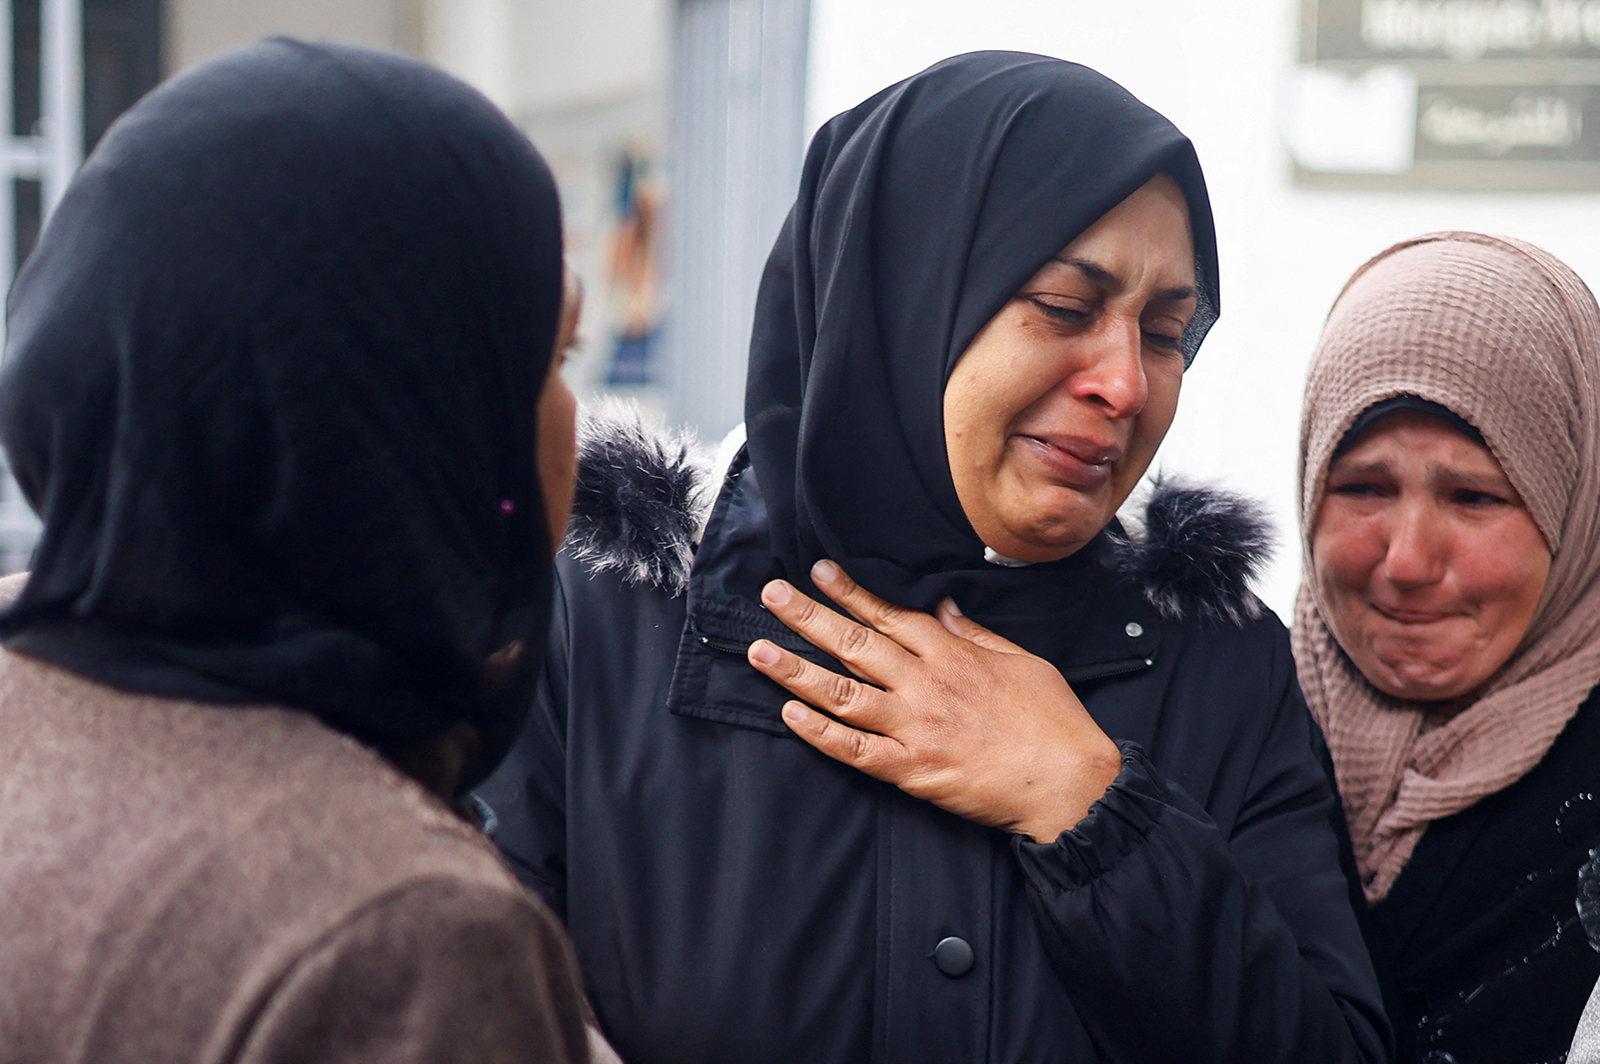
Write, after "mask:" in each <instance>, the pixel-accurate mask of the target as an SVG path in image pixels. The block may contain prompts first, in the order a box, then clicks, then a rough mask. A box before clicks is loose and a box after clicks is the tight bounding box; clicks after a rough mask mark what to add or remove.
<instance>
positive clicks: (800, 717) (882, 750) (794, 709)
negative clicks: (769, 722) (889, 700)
mask: <svg viewBox="0 0 1600 1064" xmlns="http://www.w3.org/2000/svg"><path fill="white" fill-rule="evenodd" d="M783 722H784V723H785V724H787V725H788V726H789V730H790V731H792V732H794V733H795V735H797V736H799V737H800V738H801V739H804V740H805V741H806V742H808V743H810V744H811V745H812V746H814V747H816V748H817V749H818V750H821V751H822V752H823V753H825V754H827V755H828V756H829V757H831V758H833V759H834V760H835V761H842V762H844V763H845V764H846V765H849V766H851V767H852V768H855V769H858V770H860V771H862V772H865V773H866V774H867V775H869V776H872V777H873V778H874V779H880V780H884V781H886V782H889V783H893V782H895V779H894V777H895V776H896V774H897V773H896V766H897V765H898V763H899V761H900V760H901V758H902V756H903V753H904V751H903V749H902V747H901V745H900V744H899V743H898V742H896V741H895V740H894V739H891V738H889V737H888V736H886V735H874V734H873V733H872V732H865V731H857V730H856V729H855V728H851V727H847V726H845V725H843V724H840V723H839V722H838V721H836V720H829V719H828V718H827V717H825V716H823V715H822V714H821V713H818V712H817V711H816V710H814V709H812V708H810V707H809V706H804V705H801V704H800V703H799V702H786V703H784V707H783Z"/></svg>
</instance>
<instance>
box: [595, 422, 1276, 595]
mask: <svg viewBox="0 0 1600 1064" xmlns="http://www.w3.org/2000/svg"><path fill="white" fill-rule="evenodd" d="M740 440H742V437H735V438H734V440H733V441H732V443H733V444H735V445H736V444H737V443H738V442H740ZM735 450H737V447H736V446H730V444H729V443H725V444H724V447H723V448H722V453H721V454H720V455H719V454H718V453H714V452H713V450H712V448H709V447H705V446H701V445H700V444H699V443H698V442H697V441H696V440H695V438H694V437H693V435H692V434H686V433H672V432H667V431H664V430H659V429H653V428H651V427H649V426H647V425H645V424H644V423H643V422H642V421H641V420H640V418H639V416H638V413H637V411H636V410H635V409H633V408H632V407H631V406H629V405H625V404H622V403H617V402H608V403H606V404H604V405H602V406H600V407H598V408H597V409H594V410H591V411H586V412H585V415H584V417H583V419H582V421H581V422H580V425H579V429H578V481H577V490H576V493H575V496H574V500H573V510H572V521H571V523H570V524H569V526H568V529H567V538H566V541H565V543H564V547H565V549H566V551H567V552H568V553H569V554H570V555H571V556H572V557H573V558H574V560H576V561H577V562H579V563H580V564H581V565H582V566H583V567H584V568H585V569H587V570H588V571H590V572H592V573H600V572H614V573H616V574H617V575H618V576H620V577H621V578H622V580H623V582H624V583H626V584H629V585H632V586H649V587H654V588H656V589H658V590H661V591H665V592H667V593H668V594H669V595H674V596H676V595H680V594H682V593H683V591H684V590H685V589H686V588H687V587H688V583H689V570H690V567H691V566H692V565H693V563H694V552H695V548H696V546H697V545H698V543H699V539H700V533H701V532H702V531H703V529H704V527H705V520H706V517H707V515H708V514H709V512H710V508H711V504H712V502H714V501H715V497H716V489H717V487H718V478H719V476H720V474H721V472H722V469H723V467H725V466H726V464H727V461H726V459H727V458H731V456H732V452H733V451H735ZM719 457H721V458H722V459H723V460H721V461H719ZM1119 517H1120V520H1119V522H1118V523H1116V524H1114V525H1113V526H1112V528H1111V529H1110V530H1109V533H1108V534H1110V535H1111V536H1112V537H1113V552H1114V557H1115V567H1116V569H1117V571H1118V573H1119V574H1120V575H1121V576H1123V577H1124V578H1125V579H1127V580H1129V581H1130V582H1132V583H1133V584H1135V585H1136V586H1137V587H1139V589H1140V590H1141V592H1142V593H1143V595H1144V597H1145V599H1146V600H1147V601H1148V602H1149V603H1150V605H1151V606H1153V607H1154V608H1155V609H1156V611H1157V612H1158V613H1159V614H1160V615H1161V616H1162V618H1163V619H1165V620H1168V621H1173V622H1198V623H1201V624H1213V625H1227V626H1232V627H1242V626H1244V625H1245V624H1247V623H1248V622H1250V621H1252V620H1255V619H1256V618H1257V617H1259V616H1260V615H1261V613H1262V610H1263V607H1262V604H1261V601H1260V600H1259V599H1258V598H1257V597H1256V596H1255V594H1254V593H1253V592H1252V591H1251V590H1250V583H1251V581H1252V580H1253V579H1254V578H1255V577H1256V576H1257V575H1259V573H1260V571H1261V569H1262V567H1263V566H1264V565H1265V564H1266V562H1267V560H1268V558H1269V557H1270V556H1271V552H1272V546H1273V543H1272V541H1273V534H1272V527H1271V521H1270V520H1269V519H1268V517H1267V515H1266V513H1265V512H1264V511H1263V510H1262V508H1261V507H1260V506H1259V505H1258V504H1256V503H1254V502H1252V501H1250V500H1248V499H1246V498H1244V497H1242V496H1240V495H1236V494H1233V493H1231V492H1227V491H1222V490H1219V489H1217V488H1213V487H1204V486H1197V485H1191V484H1184V483H1180V482H1175V481H1168V480H1164V479H1158V480H1156V481H1155V482H1154V484H1153V485H1151V488H1150V491H1149V493H1148V497H1147V498H1146V499H1145V500H1144V502H1143V505H1142V506H1129V507H1124V510H1123V513H1122V514H1121V515H1119Z"/></svg>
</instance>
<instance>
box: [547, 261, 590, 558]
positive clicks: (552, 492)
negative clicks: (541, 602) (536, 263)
mask: <svg viewBox="0 0 1600 1064" xmlns="http://www.w3.org/2000/svg"><path fill="white" fill-rule="evenodd" d="M582 311H583V285H582V284H581V283H580V282H579V280H578V275H577V274H575V273H573V272H572V269H571V268H570V267H568V268H566V270H565V272H564V275H563V277H562V284H561V321H560V323H559V324H558V325H557V327H556V346H555V357H553V358H552V359H551V360H550V371H549V373H547V374H546V376H545V380H544V387H543V388H541V389H540V391H539V405H538V413H537V415H536V416H537V419H538V426H539V428H538V435H539V438H538V440H537V441H536V443H535V446H536V447H537V452H536V457H537V461H538V470H539V488H540V492H541V494H542V495H543V498H544V515H545V519H546V520H547V521H549V522H550V546H551V549H552V550H553V549H555V548H556V547H558V546H560V544H561V537H562V535H563V534H564V533H565V532H566V528H567V517H568V516H569V515H570V514H571V513H572V489H573V484H574V482H575V481H576V480H577V476H578V446H577V441H576V438H575V437H576V428H577V419H578V400H577V399H576V398H575V397H574V396H573V394H572V389H571V388H569V387H567V382H566V381H565V380H563V379H562V377H561V367H562V365H563V364H565V363H566V361H567V352H568V350H570V349H571V347H572V344H573V341H574V340H576V339H577V335H578V317H579V315H580V314H581V313H582Z"/></svg>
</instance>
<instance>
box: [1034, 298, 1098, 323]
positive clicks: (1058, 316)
mask: <svg viewBox="0 0 1600 1064" xmlns="http://www.w3.org/2000/svg"><path fill="white" fill-rule="evenodd" d="M1028 302H1029V303H1031V304H1032V305H1033V307H1034V308H1035V309H1036V310H1040V311H1042V312H1043V313H1044V314H1045V315H1046V316H1047V317H1050V318H1054V319H1055V320H1056V321H1061V322H1066V323H1068V324H1071V325H1081V324H1082V323H1084V322H1085V321H1088V320H1089V312H1088V311H1087V310H1086V309H1084V308H1082V307H1078V306H1072V305H1068V304H1062V303H1052V302H1046V300H1045V299H1044V298H1043V297H1041V296H1029V297H1028Z"/></svg>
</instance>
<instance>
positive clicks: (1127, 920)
mask: <svg viewBox="0 0 1600 1064" xmlns="http://www.w3.org/2000/svg"><path fill="white" fill-rule="evenodd" d="M1318 743H1319V736H1318V735H1317V733H1316V731H1315V727H1314V725H1313V724H1312V723H1311V720H1310V715H1309V714H1308V713H1307V712H1306V710H1305V708H1304V702H1303V700H1302V699H1301V698H1300V697H1299V692H1298V689H1297V688H1295V687H1294V685H1293V683H1292V681H1290V682H1289V683H1288V684H1287V685H1286V686H1285V688H1284V693H1283V697H1282V700H1281V703H1280V705H1279V706H1278V712H1277V713H1276V714H1275V716H1274V719H1273V721H1272V725H1271V727H1269V728H1268V729H1267V731H1266V736H1265V739H1264V741H1263V742H1262V745H1261V748H1260V750H1259V753H1258V755H1257V757H1256V762H1255V766H1254V768H1253V770H1252V773H1251V785H1250V790H1249V794H1248V795H1247V796H1246V799H1245V802H1244V805H1243V807H1242V809H1241V815H1240V816H1239V817H1238V819H1237V821H1236V822H1235V824H1234V826H1233V829H1232V832H1231V837H1228V836H1225V835H1224V833H1223V832H1222V831H1221V830H1220V829H1219V828H1218V827H1217V825H1216V824H1215V823H1214V822H1213V821H1212V819H1211V818H1210V817H1209V816H1208V815H1207V813H1206V812H1205V810H1204V809H1203V808H1202V807H1201V806H1200V805H1199V804H1198V803H1196V802H1195V801H1194V800H1192V799H1191V798H1190V797H1189V796H1188V795H1186V794H1185V793H1184V792H1183V790H1182V789H1181V788H1179V787H1178V786H1177V785H1175V784H1172V783H1169V782H1167V781H1165V780H1163V779H1162V778H1161V777H1160V775H1159V774H1158V773H1157V771H1156V769H1155V767H1154V766H1153V765H1152V763H1151V762H1150V760H1149V759H1148V758H1147V757H1146V756H1145V754H1144V753H1143V751H1142V750H1141V749H1140V748H1139V747H1138V746H1137V745H1136V744H1134V743H1123V744H1121V745H1122V750H1123V767H1122V771H1121V773H1120V774H1119V775H1118V777H1117V779H1116V781H1115V782H1114V783H1113V784H1112V786H1111V788H1110V789H1109V790H1108V791H1107V793H1106V794H1105V795H1104V797H1102V798H1101V800H1100V801H1099V802H1097V803H1096V804H1095V805H1094V807H1092V808H1091V810H1090V812H1089V814H1088V816H1086V817H1085V818H1084V820H1083V821H1081V822H1080V823H1079V824H1078V825H1077V826H1076V827H1075V828H1073V829H1072V830H1070V831H1067V832H1064V833H1063V834H1062V835H1061V836H1060V837H1059V838H1058V839H1057V840H1056V841H1055V842H1054V843H1051V844H1048V845H1042V844H1038V843H1035V842H1033V841H1032V840H1030V839H1026V838H1024V837H1018V838H1017V839H1016V840H1015V843H1014V845H1015V847H1016V851H1017V854H1018V858H1019V860H1020V861H1021V863H1022V866H1023V869H1024V871H1025V874H1026V876H1027V878H1028V882H1029V887H1030V891H1029V892H1030V895H1031V900H1032V903H1033V906H1034V910H1035V915H1036V917H1037V919H1038V923H1039V926H1040V928H1041V934H1042V935H1043V937H1044V940H1045V946H1046V949H1047V951H1048V953H1049V955H1050V958H1051V962H1052V964H1053V966H1054V967H1055V970H1056V972H1057V973H1058V975H1059V976H1060V978H1061V979H1062V980H1063V982H1064V983H1065V984H1066V985H1067V988H1068V990H1069V991H1070V992H1071V994H1072V995H1073V998H1074V1000H1075V1001H1076V1002H1078V1003H1079V1014H1080V1016H1081V1017H1082V1019H1083V1021H1084V1023H1085V1024H1086V1025H1087V1027H1088V1028H1089V1030H1090V1032H1091V1034H1092V1036H1093V1037H1094V1039H1095V1040H1096V1042H1097V1043H1098V1044H1099V1046H1100V1048H1101V1050H1102V1054H1103V1056H1104V1057H1105V1059H1107V1060H1115V1061H1156V1060H1185V1061H1194V1062H1198V1061H1217V1062H1223V1061H1245V1060H1248V1061H1252V1062H1257V1064H1267V1062H1278V1061H1281V1062H1285V1064H1288V1062H1295V1064H1313V1062H1323V1061H1326V1062H1334V1061H1338V1062H1357V1061H1360V1062H1368V1064H1371V1062H1378V1061H1383V1060H1387V1059H1388V1058H1389V1056H1390V1053H1391V1049H1390V1045H1391V1043H1390V1034H1389V1027H1388V1023H1387V1021H1386V1019H1385V1018H1384V1015H1383V1008H1382V997H1381V995H1380V993H1379V991H1378V985H1377V979H1376V976H1375V975H1374V974H1373V971H1372V964H1371V961H1370V960H1369V959H1368V956H1367V952H1366V948H1365V946H1364V944H1363V942H1362V938H1361V934H1360V930H1359V927H1358V925H1357V922H1356V918H1355V913H1354V910H1353V909H1352V906H1351V887H1350V880H1349V879H1348V878H1347V874H1346V870H1345V868H1344V867H1343V862H1342V861H1341V855H1340V847H1341V839H1342V835H1343V833H1342V830H1341V829H1342V823H1343V822H1342V819H1341V816H1340V813H1339V810H1338V807H1337V804H1336V799H1335V797H1334V795H1333V793H1332V791H1331V788H1330V786H1329V784H1328V782H1327V779H1326V777H1325V775H1324V774H1323V770H1322V768H1321V767H1320V765H1319V759H1318V756H1317V745H1318Z"/></svg>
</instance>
